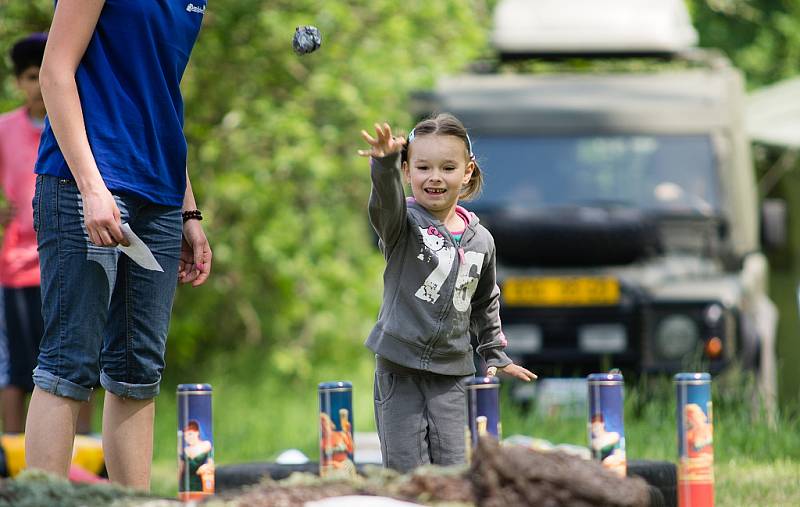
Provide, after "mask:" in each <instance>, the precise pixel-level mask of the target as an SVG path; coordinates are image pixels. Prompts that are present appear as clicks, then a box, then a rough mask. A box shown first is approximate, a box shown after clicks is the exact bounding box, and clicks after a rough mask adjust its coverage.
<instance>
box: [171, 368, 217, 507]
mask: <svg viewBox="0 0 800 507" xmlns="http://www.w3.org/2000/svg"><path fill="white" fill-rule="evenodd" d="M214 471H215V466H214V441H213V437H212V426H211V386H209V385H208V384H180V385H179V386H178V497H179V498H180V499H181V500H184V501H186V500H200V499H203V498H205V497H207V496H209V495H213V494H214V482H215V481H214Z"/></svg>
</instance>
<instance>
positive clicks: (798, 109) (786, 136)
mask: <svg viewBox="0 0 800 507" xmlns="http://www.w3.org/2000/svg"><path fill="white" fill-rule="evenodd" d="M746 124H747V133H748V135H749V136H750V138H751V139H752V140H753V141H756V142H759V143H763V144H768V145H772V146H779V147H783V148H788V149H798V148H800V77H796V78H792V79H787V80H785V81H780V82H778V83H775V84H772V85H769V86H765V87H763V88H759V89H758V90H755V91H754V92H752V93H751V94H750V96H749V97H748V99H747V109H746Z"/></svg>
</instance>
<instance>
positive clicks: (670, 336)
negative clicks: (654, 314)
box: [655, 314, 700, 359]
mask: <svg viewBox="0 0 800 507" xmlns="http://www.w3.org/2000/svg"><path fill="white" fill-rule="evenodd" d="M655 338H656V340H655V344H656V348H657V350H658V355H659V356H661V357H662V358H664V359H680V358H682V357H683V356H685V355H686V354H688V353H690V352H691V351H692V350H694V348H695V347H696V346H697V342H698V340H699V339H700V329H699V328H698V326H697V323H696V322H695V321H694V320H692V319H691V318H689V317H687V316H686V315H680V314H672V315H668V316H666V317H664V318H662V319H661V321H660V322H659V323H658V326H657V327H656V336H655Z"/></svg>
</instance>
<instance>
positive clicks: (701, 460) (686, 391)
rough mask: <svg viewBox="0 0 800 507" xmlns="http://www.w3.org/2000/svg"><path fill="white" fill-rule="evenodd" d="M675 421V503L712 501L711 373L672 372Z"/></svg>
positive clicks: (688, 505)
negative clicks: (676, 467)
mask: <svg viewBox="0 0 800 507" xmlns="http://www.w3.org/2000/svg"><path fill="white" fill-rule="evenodd" d="M675 386H676V390H677V393H676V394H677V414H676V415H677V422H678V452H679V460H680V461H679V464H678V505H679V506H680V507H712V506H713V505H714V437H713V434H714V431H713V418H712V417H713V410H712V403H711V375H709V374H708V373H679V374H677V375H675Z"/></svg>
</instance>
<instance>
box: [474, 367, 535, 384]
mask: <svg viewBox="0 0 800 507" xmlns="http://www.w3.org/2000/svg"><path fill="white" fill-rule="evenodd" d="M498 370H500V372H501V373H503V374H505V375H508V376H509V377H514V378H518V379H520V380H524V381H525V382H530V381H531V380H536V379H537V378H539V377H537V376H536V374H535V373H533V372H532V371H530V370H527V369H525V368H523V367H522V366H519V365H518V364H514V363H511V364H509V365H506V366H503V367H502V368H497V367H496V366H490V367H489V368H487V370H486V376H487V377H494V376H495V375H496V374H497V371H498Z"/></svg>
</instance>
